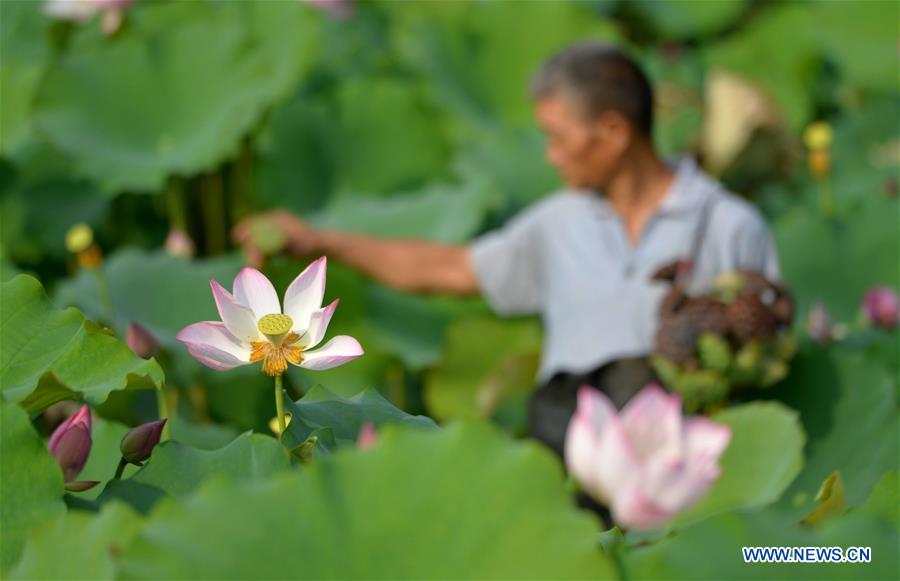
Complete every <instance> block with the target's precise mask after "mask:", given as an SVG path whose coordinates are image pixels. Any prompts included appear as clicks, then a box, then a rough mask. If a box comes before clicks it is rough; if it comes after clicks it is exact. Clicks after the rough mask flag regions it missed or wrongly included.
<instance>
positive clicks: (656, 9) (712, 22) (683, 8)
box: [628, 0, 750, 39]
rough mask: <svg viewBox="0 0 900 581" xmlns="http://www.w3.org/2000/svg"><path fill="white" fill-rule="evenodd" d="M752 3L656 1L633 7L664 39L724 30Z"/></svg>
mask: <svg viewBox="0 0 900 581" xmlns="http://www.w3.org/2000/svg"><path fill="white" fill-rule="evenodd" d="M749 4H750V3H749V2H748V0H717V1H716V2H656V1H655V0H638V1H637V2H633V3H631V4H629V5H628V6H629V8H631V9H633V10H635V11H636V12H637V13H638V14H639V15H640V16H641V17H642V18H644V19H646V20H647V21H648V22H649V23H650V25H651V26H652V27H653V30H654V31H655V32H656V33H657V34H658V35H659V36H660V37H662V38H665V39H671V38H691V37H697V36H706V35H709V34H715V33H716V32H720V31H723V30H724V29H725V28H726V27H727V26H728V25H730V24H732V23H733V22H734V21H735V20H736V19H737V17H738V16H740V15H741V13H742V12H743V11H744V10H745V9H746V8H747V6H748V5H749Z"/></svg>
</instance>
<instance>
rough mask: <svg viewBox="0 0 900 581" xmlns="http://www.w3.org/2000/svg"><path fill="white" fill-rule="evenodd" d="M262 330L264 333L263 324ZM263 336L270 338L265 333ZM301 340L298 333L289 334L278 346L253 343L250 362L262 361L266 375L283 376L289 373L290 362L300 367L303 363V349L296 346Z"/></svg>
mask: <svg viewBox="0 0 900 581" xmlns="http://www.w3.org/2000/svg"><path fill="white" fill-rule="evenodd" d="M267 316H268V315H267ZM263 318H265V317H263ZM260 323H261V322H260ZM260 330H261V331H262V324H260ZM263 334H265V335H266V336H267V337H268V336H269V335H268V333H266V332H265V331H263ZM299 340H300V335H298V334H297V333H288V334H287V336H285V337H284V339H283V340H282V341H280V342H279V343H278V344H277V345H276V344H274V343H270V342H269V341H253V342H252V343H250V347H251V349H252V350H251V351H250V361H254V362H255V361H262V362H263V367H262V370H263V373H265V374H266V375H271V376H272V377H274V376H276V375H281V374H282V373H284V372H285V371H287V368H288V362H290V363H293V364H294V365H300V362H301V361H303V355H302V353H303V348H302V347H298V346H297V345H294V343H296V342H297V341H299Z"/></svg>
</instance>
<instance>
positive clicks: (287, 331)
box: [176, 256, 363, 376]
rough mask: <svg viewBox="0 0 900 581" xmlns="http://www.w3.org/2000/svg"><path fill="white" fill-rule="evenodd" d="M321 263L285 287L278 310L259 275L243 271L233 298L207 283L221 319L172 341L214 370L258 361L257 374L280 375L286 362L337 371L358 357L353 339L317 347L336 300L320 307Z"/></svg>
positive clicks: (269, 285)
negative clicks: (282, 302) (336, 368)
mask: <svg viewBox="0 0 900 581" xmlns="http://www.w3.org/2000/svg"><path fill="white" fill-rule="evenodd" d="M325 267H326V260H325V257H324V256H323V257H322V258H320V259H318V260H316V261H315V262H313V263H312V264H310V265H309V266H308V267H307V268H306V270H304V271H303V272H301V273H300V274H299V275H298V276H297V278H295V279H294V281H293V282H292V283H291V284H290V286H288V289H287V292H286V293H285V295H284V312H282V309H281V305H280V304H279V301H278V295H277V294H276V292H275V288H274V287H273V286H272V283H271V282H269V279H267V278H266V277H265V276H264V275H263V274H262V273H261V272H259V271H258V270H254V269H252V268H244V269H243V270H241V272H239V273H238V275H237V277H235V279H234V287H233V294H232V293H229V292H228V291H227V290H225V289H224V288H223V287H222V286H221V285H220V284H219V283H218V282H216V281H214V280H211V281H209V284H210V286H211V287H212V292H213V297H215V300H216V306H217V307H218V309H219V316H221V317H222V321H221V322H219V321H206V322H202V323H194V324H193V325H188V326H187V327H185V328H184V329H182V330H181V331H179V333H178V335H177V336H176V338H177V339H178V340H179V341H181V342H182V343H184V344H185V345H187V348H188V351H189V352H190V353H191V355H193V356H194V357H196V358H197V359H198V360H199V361H200V362H201V363H203V364H204V365H206V366H207V367H211V368H213V369H217V370H220V371H222V370H226V369H233V368H235V367H238V366H240V365H249V364H251V363H255V362H257V361H262V362H263V372H265V373H266V374H268V375H271V376H281V374H282V373H284V372H285V371H286V370H287V368H288V363H290V364H292V365H297V366H299V367H303V368H306V369H313V370H322V369H330V368H332V367H337V366H338V365H341V364H344V363H347V362H348V361H352V360H353V359H356V358H357V357H359V356H360V355H362V354H363V349H362V347H361V346H360V344H359V342H358V341H357V340H356V339H354V338H353V337H349V336H347V335H339V336H337V337H334V338H332V339H331V340H330V341H328V342H327V343H325V345H323V346H322V347H319V348H318V349H313V347H316V346H317V345H318V344H319V343H320V342H321V341H322V339H323V338H324V337H325V330H326V329H327V328H328V323H329V321H330V320H331V316H332V314H334V310H335V309H336V308H337V305H338V299H335V301H334V302H332V303H331V304H330V305H328V306H327V307H324V308H323V307H322V298H323V296H324V294H325Z"/></svg>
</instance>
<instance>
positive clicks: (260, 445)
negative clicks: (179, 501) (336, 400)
mask: <svg viewBox="0 0 900 581" xmlns="http://www.w3.org/2000/svg"><path fill="white" fill-rule="evenodd" d="M289 468H290V459H289V457H288V452H287V449H285V448H284V447H283V446H281V445H280V444H279V443H278V442H276V441H275V440H274V439H273V438H270V437H268V436H262V435H260V434H249V433H246V434H242V435H240V436H238V437H237V438H236V439H235V440H234V441H233V442H231V443H230V444H228V445H227V446H225V447H224V448H220V449H218V450H200V449H198V448H192V447H190V446H186V445H184V444H182V443H180V442H176V441H174V440H169V441H168V442H163V443H162V444H160V445H159V446H157V447H156V448H154V450H153V455H152V456H151V457H150V460H148V461H147V463H146V464H145V465H144V467H143V468H141V469H140V471H138V473H137V474H135V475H134V476H133V477H132V478H131V480H132V481H134V482H137V483H140V484H149V485H151V486H155V487H157V488H159V489H161V490H163V491H164V492H165V493H166V494H169V495H171V496H176V497H181V496H186V495H188V494H190V493H191V492H193V491H194V490H195V489H196V488H197V487H198V486H200V485H201V484H202V483H203V482H204V481H205V480H207V479H208V478H210V477H213V476H216V475H219V476H221V475H226V476H229V477H231V478H234V479H239V480H248V481H264V480H268V479H269V478H271V477H272V476H273V475H274V474H276V473H278V472H280V471H282V470H287V469H289Z"/></svg>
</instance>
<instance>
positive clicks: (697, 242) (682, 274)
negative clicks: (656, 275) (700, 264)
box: [675, 195, 719, 287]
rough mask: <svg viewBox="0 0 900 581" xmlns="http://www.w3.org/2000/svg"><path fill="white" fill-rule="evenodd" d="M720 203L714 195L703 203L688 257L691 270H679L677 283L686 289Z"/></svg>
mask: <svg viewBox="0 0 900 581" xmlns="http://www.w3.org/2000/svg"><path fill="white" fill-rule="evenodd" d="M718 201H719V196H718V195H712V196H710V197H709V198H707V199H706V200H705V201H704V202H703V206H702V207H701V208H700V217H699V218H698V220H697V227H696V228H695V229H694V236H693V238H692V239H691V246H690V250H689V252H688V255H687V257H686V258H687V259H688V260H689V261H690V263H691V268H690V269H687V270H679V273H678V276H677V279H676V281H675V282H676V283H679V284H683V285H685V287H686V286H687V284H688V282H689V281H688V279H689V278H690V277H691V273H693V272H694V266H696V264H697V259H698V258H699V257H700V250H701V249H702V248H703V241H704V239H705V238H706V233H707V232H708V231H709V223H710V219H711V217H712V213H713V209H714V208H715V206H716V203H718Z"/></svg>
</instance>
